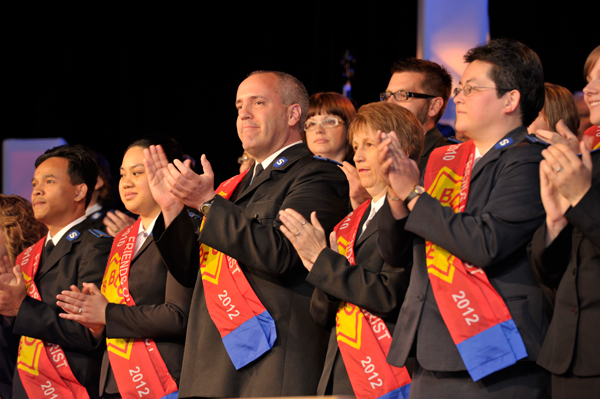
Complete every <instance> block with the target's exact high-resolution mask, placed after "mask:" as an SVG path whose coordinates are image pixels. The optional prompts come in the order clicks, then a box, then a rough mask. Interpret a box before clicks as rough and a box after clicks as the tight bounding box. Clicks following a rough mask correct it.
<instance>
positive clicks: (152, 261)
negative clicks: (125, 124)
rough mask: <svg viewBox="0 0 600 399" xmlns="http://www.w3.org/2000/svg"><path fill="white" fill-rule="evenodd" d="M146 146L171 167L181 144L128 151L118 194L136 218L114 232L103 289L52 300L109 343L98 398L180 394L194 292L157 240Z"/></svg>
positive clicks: (160, 226)
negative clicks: (180, 278)
mask: <svg viewBox="0 0 600 399" xmlns="http://www.w3.org/2000/svg"><path fill="white" fill-rule="evenodd" d="M151 145H161V146H162V147H163V149H164V151H165V153H166V154H167V157H168V159H169V162H172V161H173V160H174V159H176V158H177V159H183V151H182V150H181V146H180V145H179V143H177V142H176V141H175V140H173V139H171V138H168V137H164V136H157V137H153V138H150V139H142V140H137V141H135V142H133V143H132V144H131V145H130V146H129V147H128V148H127V150H126V151H125V155H124V157H123V163H122V164H121V168H120V174H121V179H120V181H119V194H120V196H121V200H122V201H123V203H124V205H125V208H127V210H128V211H130V212H132V213H134V214H136V215H139V216H140V217H139V219H138V220H137V221H136V222H135V223H134V224H133V225H132V226H129V227H128V228H125V229H123V230H121V231H120V232H119V233H118V234H117V235H116V237H115V239H114V241H113V247H112V249H111V254H110V256H109V261H108V265H107V266H106V271H105V274H104V279H103V280H102V286H101V287H100V288H98V287H96V286H95V285H94V284H88V283H83V292H80V291H79V290H78V289H77V287H73V286H72V287H71V291H63V292H62V293H61V295H58V296H57V299H58V300H59V302H58V305H59V306H60V307H62V309H63V310H64V311H65V312H66V313H61V314H60V316H61V317H63V318H65V319H70V320H74V321H77V322H79V323H81V324H82V325H84V326H86V327H88V328H89V329H90V332H91V335H93V336H94V338H95V339H96V340H99V339H105V340H106V346H107V350H106V351H105V352H104V359H103V360H102V369H101V374H100V391H101V397H102V398H103V399H113V398H121V397H123V398H131V397H138V395H139V397H144V396H145V395H148V396H147V397H159V398H162V397H165V398H171V397H177V390H178V388H177V387H178V385H177V384H178V380H179V376H180V373H181V364H182V360H183V348H184V342H185V333H186V328H187V320H188V314H189V308H190V302H191V298H192V291H193V289H191V288H186V287H183V286H182V285H181V284H179V283H178V282H177V281H176V280H175V278H174V277H173V276H172V275H171V273H169V271H168V270H167V267H166V266H165V264H164V262H163V260H162V258H161V256H160V254H159V253H158V248H157V247H156V244H155V243H154V237H160V235H161V234H162V232H163V231H164V221H163V218H162V214H161V209H160V206H159V205H158V203H157V202H156V201H155V199H154V197H153V196H152V193H151V191H150V186H149V184H148V178H147V171H146V167H145V165H144V150H145V149H148V148H149V147H150V146H151ZM187 162H189V161H186V163H187ZM188 165H189V164H188ZM65 288H68V287H65Z"/></svg>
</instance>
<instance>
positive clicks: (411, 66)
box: [392, 57, 452, 123]
mask: <svg viewBox="0 0 600 399" xmlns="http://www.w3.org/2000/svg"><path fill="white" fill-rule="evenodd" d="M401 72H416V73H420V74H422V75H423V77H424V79H423V90H424V91H425V93H424V94H429V95H432V96H436V97H441V98H442V100H444V104H442V108H440V112H438V114H437V115H436V117H435V123H437V122H438V121H439V120H440V118H441V117H442V115H444V111H445V110H446V105H448V100H449V99H450V93H452V76H450V74H449V73H448V70H447V69H446V68H445V67H443V66H442V65H440V64H438V63H435V62H433V61H428V60H421V59H419V58H414V57H407V58H401V59H399V60H398V61H396V62H395V63H394V66H393V67H392V75H393V74H395V73H401Z"/></svg>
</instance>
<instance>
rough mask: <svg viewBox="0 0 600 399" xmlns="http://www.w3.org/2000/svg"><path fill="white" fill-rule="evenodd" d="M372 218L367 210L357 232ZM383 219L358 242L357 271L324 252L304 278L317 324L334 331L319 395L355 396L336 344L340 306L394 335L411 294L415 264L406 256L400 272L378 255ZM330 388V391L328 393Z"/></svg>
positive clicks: (373, 221)
mask: <svg viewBox="0 0 600 399" xmlns="http://www.w3.org/2000/svg"><path fill="white" fill-rule="evenodd" d="M368 215H369V209H367V211H366V212H365V214H364V216H363V218H362V220H361V223H360V225H359V230H358V231H359V232H360V231H361V229H362V225H363V224H364V221H365V219H366V218H367V217H368ZM379 215H380V212H377V213H376V214H375V216H373V219H371V221H370V222H369V224H368V225H367V228H366V229H365V232H364V233H363V234H362V235H361V236H360V238H359V239H358V240H357V241H356V244H355V245H354V251H355V264H354V265H353V266H352V265H350V263H349V262H348V260H347V259H346V257H345V256H343V255H340V254H339V253H336V252H334V251H332V250H330V249H325V250H323V251H322V252H321V253H320V254H319V257H318V258H317V260H316V262H315V264H314V265H313V268H312V270H311V271H310V273H308V277H307V278H306V281H308V282H309V283H311V284H313V285H314V286H315V287H317V288H315V290H314V293H313V297H312V300H311V307H310V312H311V315H312V316H313V318H314V319H315V321H317V323H319V324H321V325H324V326H327V327H329V328H331V334H330V337H329V346H328V348H327V356H326V358H325V367H324V369H323V374H322V376H321V381H320V382H319V387H318V389H317V395H326V394H327V395H354V391H353V390H352V385H351V384H350V379H349V378H348V373H347V372H346V367H345V366H344V362H343V360H342V357H341V353H340V351H339V347H338V343H337V336H336V328H335V315H336V312H337V308H338V305H339V304H340V301H344V302H349V303H352V304H354V305H357V306H360V307H361V308H364V309H367V310H368V311H369V312H371V313H373V314H374V315H376V316H379V317H381V318H382V319H383V320H384V321H385V323H386V325H387V327H388V329H389V330H390V333H393V332H394V326H395V324H396V319H397V317H398V311H399V310H400V305H401V304H402V300H403V299H404V295H405V293H406V290H407V288H408V281H409V279H410V268H411V266H412V258H411V254H410V253H408V254H407V255H408V256H407V259H405V266H404V267H401V268H395V267H391V266H390V265H388V264H387V263H385V262H384V260H383V259H382V258H381V256H380V255H379V251H378V250H377V237H378V231H377V227H378V226H377V225H378V219H379ZM328 386H330V389H327V388H328Z"/></svg>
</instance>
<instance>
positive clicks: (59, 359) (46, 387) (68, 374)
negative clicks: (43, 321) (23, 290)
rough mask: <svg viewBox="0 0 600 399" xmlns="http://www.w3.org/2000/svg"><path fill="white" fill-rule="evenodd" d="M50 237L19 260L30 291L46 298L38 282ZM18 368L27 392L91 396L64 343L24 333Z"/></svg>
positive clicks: (44, 395) (36, 395)
mask: <svg viewBox="0 0 600 399" xmlns="http://www.w3.org/2000/svg"><path fill="white" fill-rule="evenodd" d="M45 241H46V238H45V237H44V238H42V239H41V240H39V241H38V242H37V243H35V244H33V245H32V246H31V247H29V248H27V249H26V250H25V251H23V252H21V253H20V254H19V256H18V257H17V260H16V264H17V265H21V271H22V272H23V278H24V279H25V284H26V287H27V295H29V296H30V297H32V298H33V299H37V300H38V301H41V300H42V297H41V296H40V293H39V291H38V289H37V287H36V285H35V283H34V281H33V280H34V279H35V275H36V273H37V271H38V266H39V263H40V257H41V255H42V249H43V248H44V243H45ZM17 369H18V373H19V377H20V378H21V382H22V383H23V387H24V388H25V392H27V396H28V397H30V398H32V399H34V398H48V399H54V398H60V399H62V398H67V399H80V398H86V399H89V395H88V393H87V391H86V389H85V387H84V386H83V385H81V384H80V383H79V382H78V381H77V379H76V378H75V376H74V375H73V372H72V371H71V367H70V366H69V363H68V362H67V357H66V356H65V352H64V351H63V350H62V348H61V347H60V345H56V344H51V343H49V342H43V341H42V340H39V339H36V338H30V337H25V336H22V337H21V341H20V342H19V355H18V358H17Z"/></svg>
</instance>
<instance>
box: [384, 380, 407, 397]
mask: <svg viewBox="0 0 600 399" xmlns="http://www.w3.org/2000/svg"><path fill="white" fill-rule="evenodd" d="M409 393H410V384H406V385H403V386H401V387H400V388H396V389H394V390H393V391H390V392H388V393H386V394H385V395H381V396H380V397H379V398H377V399H408V394H409Z"/></svg>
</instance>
